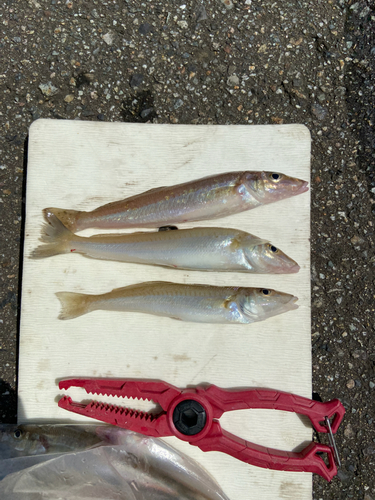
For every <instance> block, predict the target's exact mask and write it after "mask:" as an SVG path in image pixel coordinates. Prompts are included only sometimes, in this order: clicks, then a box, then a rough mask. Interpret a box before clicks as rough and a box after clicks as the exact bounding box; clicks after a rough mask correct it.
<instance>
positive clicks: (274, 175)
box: [271, 174, 280, 181]
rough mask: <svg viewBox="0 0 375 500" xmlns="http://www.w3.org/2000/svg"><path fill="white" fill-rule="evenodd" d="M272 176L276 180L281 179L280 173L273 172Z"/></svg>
mask: <svg viewBox="0 0 375 500" xmlns="http://www.w3.org/2000/svg"><path fill="white" fill-rule="evenodd" d="M271 177H272V179H273V180H274V181H278V180H279V179H280V175H279V174H271Z"/></svg>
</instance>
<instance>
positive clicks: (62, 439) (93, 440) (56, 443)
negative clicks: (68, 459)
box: [0, 424, 102, 458]
mask: <svg viewBox="0 0 375 500" xmlns="http://www.w3.org/2000/svg"><path fill="white" fill-rule="evenodd" d="M101 442H102V438H101V437H99V436H98V435H97V433H96V426H93V425H51V424H48V425H36V424H24V425H10V424H0V450H4V453H5V454H6V456H7V458H10V457H12V456H17V457H19V456H29V455H41V454H50V453H67V452H72V451H81V450H86V449H88V448H92V447H94V446H97V445H99V444H100V443H101ZM5 450H6V451H5ZM1 454H2V452H1V451H0V456H1Z"/></svg>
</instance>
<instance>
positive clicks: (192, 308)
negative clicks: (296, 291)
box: [56, 281, 298, 324]
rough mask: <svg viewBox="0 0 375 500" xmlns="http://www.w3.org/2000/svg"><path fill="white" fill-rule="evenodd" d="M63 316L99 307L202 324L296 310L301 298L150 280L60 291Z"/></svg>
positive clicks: (246, 320)
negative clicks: (100, 290) (101, 289)
mask: <svg viewBox="0 0 375 500" xmlns="http://www.w3.org/2000/svg"><path fill="white" fill-rule="evenodd" d="M56 295H57V297H58V299H59V300H60V302H61V306H62V310H61V313H60V316H59V318H60V319H72V318H75V317H78V316H81V315H83V314H86V313H88V312H91V311H95V310H98V309H102V310H107V311H124V312H140V313H146V314H153V315H156V316H167V317H170V318H173V319H180V320H182V321H191V322H198V323H243V324H248V323H253V322H256V321H262V320H264V319H267V318H269V317H271V316H275V315H277V314H282V313H283V312H287V311H290V310H293V309H296V308H297V307H298V306H297V305H296V301H297V297H294V296H293V295H290V294H288V293H283V292H278V291H276V290H272V289H265V288H263V289H259V288H246V287H220V286H211V285H192V284H189V285H186V284H179V283H169V282H158V281H154V282H147V283H139V284H136V285H130V286H127V287H124V288H117V289H115V290H112V291H111V292H109V293H104V294H102V295H86V294H81V293H72V292H58V293H57V294H56Z"/></svg>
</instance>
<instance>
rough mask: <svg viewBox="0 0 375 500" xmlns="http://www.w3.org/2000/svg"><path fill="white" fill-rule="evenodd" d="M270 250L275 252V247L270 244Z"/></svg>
mask: <svg viewBox="0 0 375 500" xmlns="http://www.w3.org/2000/svg"><path fill="white" fill-rule="evenodd" d="M270 249H271V252H273V253H275V252H277V248H276V247H274V246H273V245H270Z"/></svg>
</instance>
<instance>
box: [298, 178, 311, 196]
mask: <svg viewBox="0 0 375 500" xmlns="http://www.w3.org/2000/svg"><path fill="white" fill-rule="evenodd" d="M308 190H309V183H308V182H307V181H301V185H300V186H299V187H298V188H297V190H296V191H295V194H301V193H306V191H308Z"/></svg>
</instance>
